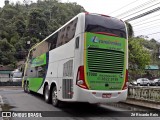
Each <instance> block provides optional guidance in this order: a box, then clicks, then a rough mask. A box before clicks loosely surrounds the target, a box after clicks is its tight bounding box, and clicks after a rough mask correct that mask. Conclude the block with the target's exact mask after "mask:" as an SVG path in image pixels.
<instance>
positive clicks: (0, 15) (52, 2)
mask: <svg viewBox="0 0 160 120" xmlns="http://www.w3.org/2000/svg"><path fill="white" fill-rule="evenodd" d="M28 3H29V1H27V0H26V1H25V3H24V4H20V2H17V3H16V4H11V5H6V6H4V7H3V8H1V9H0V64H3V65H7V64H10V65H11V66H15V63H16V61H17V56H18V53H19V52H20V51H24V52H26V51H27V50H28V49H29V48H28V47H31V46H33V45H35V44H36V43H37V42H40V41H42V40H43V39H44V38H45V37H46V36H48V35H50V34H51V33H53V32H54V31H55V30H57V29H58V28H59V27H60V26H62V25H63V24H64V23H66V22H67V21H68V20H70V19H71V18H72V17H74V16H75V15H77V14H78V13H80V12H84V11H85V10H84V8H83V7H82V6H80V5H77V4H76V3H61V2H59V1H58V0H49V1H47V0H45V1H41V0H38V2H37V3H31V4H28ZM27 41H30V42H31V45H30V46H27V45H26V43H27ZM21 53H22V52H21Z"/></svg>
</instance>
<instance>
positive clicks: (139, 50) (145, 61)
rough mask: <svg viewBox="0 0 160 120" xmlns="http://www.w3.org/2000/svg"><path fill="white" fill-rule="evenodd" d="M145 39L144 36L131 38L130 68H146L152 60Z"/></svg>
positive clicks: (129, 44) (129, 45)
mask: <svg viewBox="0 0 160 120" xmlns="http://www.w3.org/2000/svg"><path fill="white" fill-rule="evenodd" d="M144 41H145V40H144V39H142V38H130V39H129V43H128V47H129V69H144V68H145V66H146V65H149V64H150V62H151V54H150V51H149V49H147V48H145V47H144V46H143V44H142V43H143V42H144Z"/></svg>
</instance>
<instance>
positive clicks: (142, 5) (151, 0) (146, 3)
mask: <svg viewBox="0 0 160 120" xmlns="http://www.w3.org/2000/svg"><path fill="white" fill-rule="evenodd" d="M154 1H157V0H150V1H147V2H145V3H144V4H141V5H139V6H137V7H134V8H132V9H130V10H128V11H126V12H124V13H121V14H120V15H118V16H116V17H120V16H123V15H125V14H128V13H130V12H132V11H135V10H136V9H139V8H141V7H144V6H146V5H148V4H150V3H153V2H154Z"/></svg>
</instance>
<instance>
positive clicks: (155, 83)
mask: <svg viewBox="0 0 160 120" xmlns="http://www.w3.org/2000/svg"><path fill="white" fill-rule="evenodd" d="M151 85H154V86H160V78H157V79H154V80H152V82H151Z"/></svg>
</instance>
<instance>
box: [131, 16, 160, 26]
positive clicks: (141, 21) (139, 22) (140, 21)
mask: <svg viewBox="0 0 160 120" xmlns="http://www.w3.org/2000/svg"><path fill="white" fill-rule="evenodd" d="M158 15H160V14H158ZM158 15H155V16H152V17H150V18H147V19H144V20H141V21H137V22H138V23H141V22H144V21H147V20H149V19H152V18H155V17H157V16H158ZM137 22H136V23H132V24H137Z"/></svg>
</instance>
